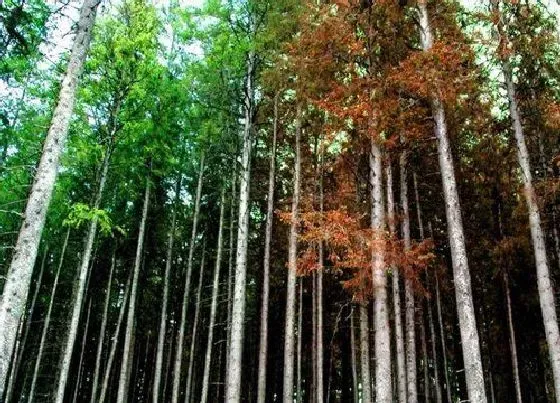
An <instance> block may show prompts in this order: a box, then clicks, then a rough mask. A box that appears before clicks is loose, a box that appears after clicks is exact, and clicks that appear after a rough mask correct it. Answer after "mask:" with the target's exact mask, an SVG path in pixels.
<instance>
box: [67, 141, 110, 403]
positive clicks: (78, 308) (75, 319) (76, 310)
mask: <svg viewBox="0 0 560 403" xmlns="http://www.w3.org/2000/svg"><path fill="white" fill-rule="evenodd" d="M110 158H111V144H109V145H108V147H107V150H106V151H105V157H104V158H103V165H102V167H101V176H100V177H99V186H98V189H97V194H96V195H95V201H94V203H93V209H95V210H97V209H99V207H100V205H101V199H102V196H103V191H104V189H105V184H106V183H107V173H108V171H109V160H110ZM97 224H98V216H97V215H94V216H93V218H92V219H91V221H90V223H89V228H88V233H87V236H86V242H85V246H84V254H83V255H82V259H81V262H80V268H79V272H78V284H77V287H76V293H75V296H74V301H73V305H72V316H71V318H70V325H69V327H68V337H67V338H66V343H65V345H64V349H63V353H62V362H61V367H60V375H59V378H58V385H57V392H56V402H57V403H62V402H63V401H64V393H65V391H66V384H67V382H68V376H69V373H70V366H71V364H72V354H73V352H74V344H75V343H76V337H77V336H78V327H79V324H80V317H81V315H82V308H83V302H84V298H85V294H86V285H87V281H88V278H89V273H90V263H91V257H92V251H93V243H94V241H95V235H96V233H97Z"/></svg>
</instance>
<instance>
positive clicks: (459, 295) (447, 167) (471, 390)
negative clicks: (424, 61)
mask: <svg viewBox="0 0 560 403" xmlns="http://www.w3.org/2000/svg"><path fill="white" fill-rule="evenodd" d="M418 10H419V21H420V37H421V41H422V47H423V49H424V51H429V50H430V49H431V48H432V45H433V37H432V30H431V26H430V19H429V16H428V9H427V5H426V0H420V1H419V2H418ZM431 101H432V114H433V117H434V122H435V134H436V138H437V147H438V157H439V165H440V172H441V178H442V183H443V194H444V199H445V212H446V216H447V227H448V233H449V244H450V247H451V260H452V265H453V278H454V282H455V298H456V301H457V313H458V316H459V328H460V331H461V346H462V349H463V361H464V363H465V377H466V381H467V391H468V396H469V399H470V400H471V402H477V403H486V402H487V399H486V392H485V390H484V373H483V371H482V360H481V356H480V342H479V337H478V330H477V328H476V317H475V311H474V305H473V300H472V290H471V276H470V273H469V264H468V260H467V252H466V249H465V234H464V230H463V221H462V218H461V206H460V203H459V194H458V191H457V184H456V183H455V170H454V167H453V156H452V153H451V145H450V144H449V138H448V135H447V124H446V120H445V110H444V107H443V104H442V103H441V101H440V100H439V98H438V97H437V96H436V95H434V96H432V100H431Z"/></svg>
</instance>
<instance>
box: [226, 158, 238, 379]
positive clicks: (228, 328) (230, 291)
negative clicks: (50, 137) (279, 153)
mask: <svg viewBox="0 0 560 403" xmlns="http://www.w3.org/2000/svg"><path fill="white" fill-rule="evenodd" d="M236 162H237V160H236V161H235V162H234V167H233V170H232V172H233V173H232V175H231V200H230V207H229V261H228V276H227V282H226V283H227V320H226V374H227V373H228V372H229V354H228V352H229V346H230V341H231V308H232V306H233V289H232V280H233V238H234V232H233V228H234V220H235V218H234V217H235V199H236V197H237V191H236V189H235V185H236V183H237V170H236V166H235V163H236ZM224 389H225V388H224Z"/></svg>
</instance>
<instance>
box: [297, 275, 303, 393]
mask: <svg viewBox="0 0 560 403" xmlns="http://www.w3.org/2000/svg"><path fill="white" fill-rule="evenodd" d="M302 300H303V282H302V278H300V281H299V298H298V323H297V348H296V350H297V357H296V396H297V397H296V402H297V403H302V402H303V395H302V389H301V348H302V345H301V342H302V338H301V332H302V330H303V329H302V321H303V316H302V315H303V301H302Z"/></svg>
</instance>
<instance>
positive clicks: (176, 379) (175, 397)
mask: <svg viewBox="0 0 560 403" xmlns="http://www.w3.org/2000/svg"><path fill="white" fill-rule="evenodd" d="M203 178H204V153H202V154H201V155H200V168H199V172H198V184H197V188H196V196H195V201H194V214H193V222H192V230H191V240H190V244H189V257H188V259H187V273H186V275H185V286H184V289H183V303H182V306H181V319H180V321H179V331H178V334H177V345H176V347H175V363H174V366H173V389H172V391H171V402H172V403H177V402H178V401H179V393H180V392H179V389H180V386H181V369H182V368H181V367H182V363H183V345H184V344H185V326H186V323H187V310H188V307H189V294H190V289H191V275H192V266H193V256H194V247H195V241H196V234H197V225H198V216H199V213H200V198H201V197H202V179H203Z"/></svg>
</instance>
